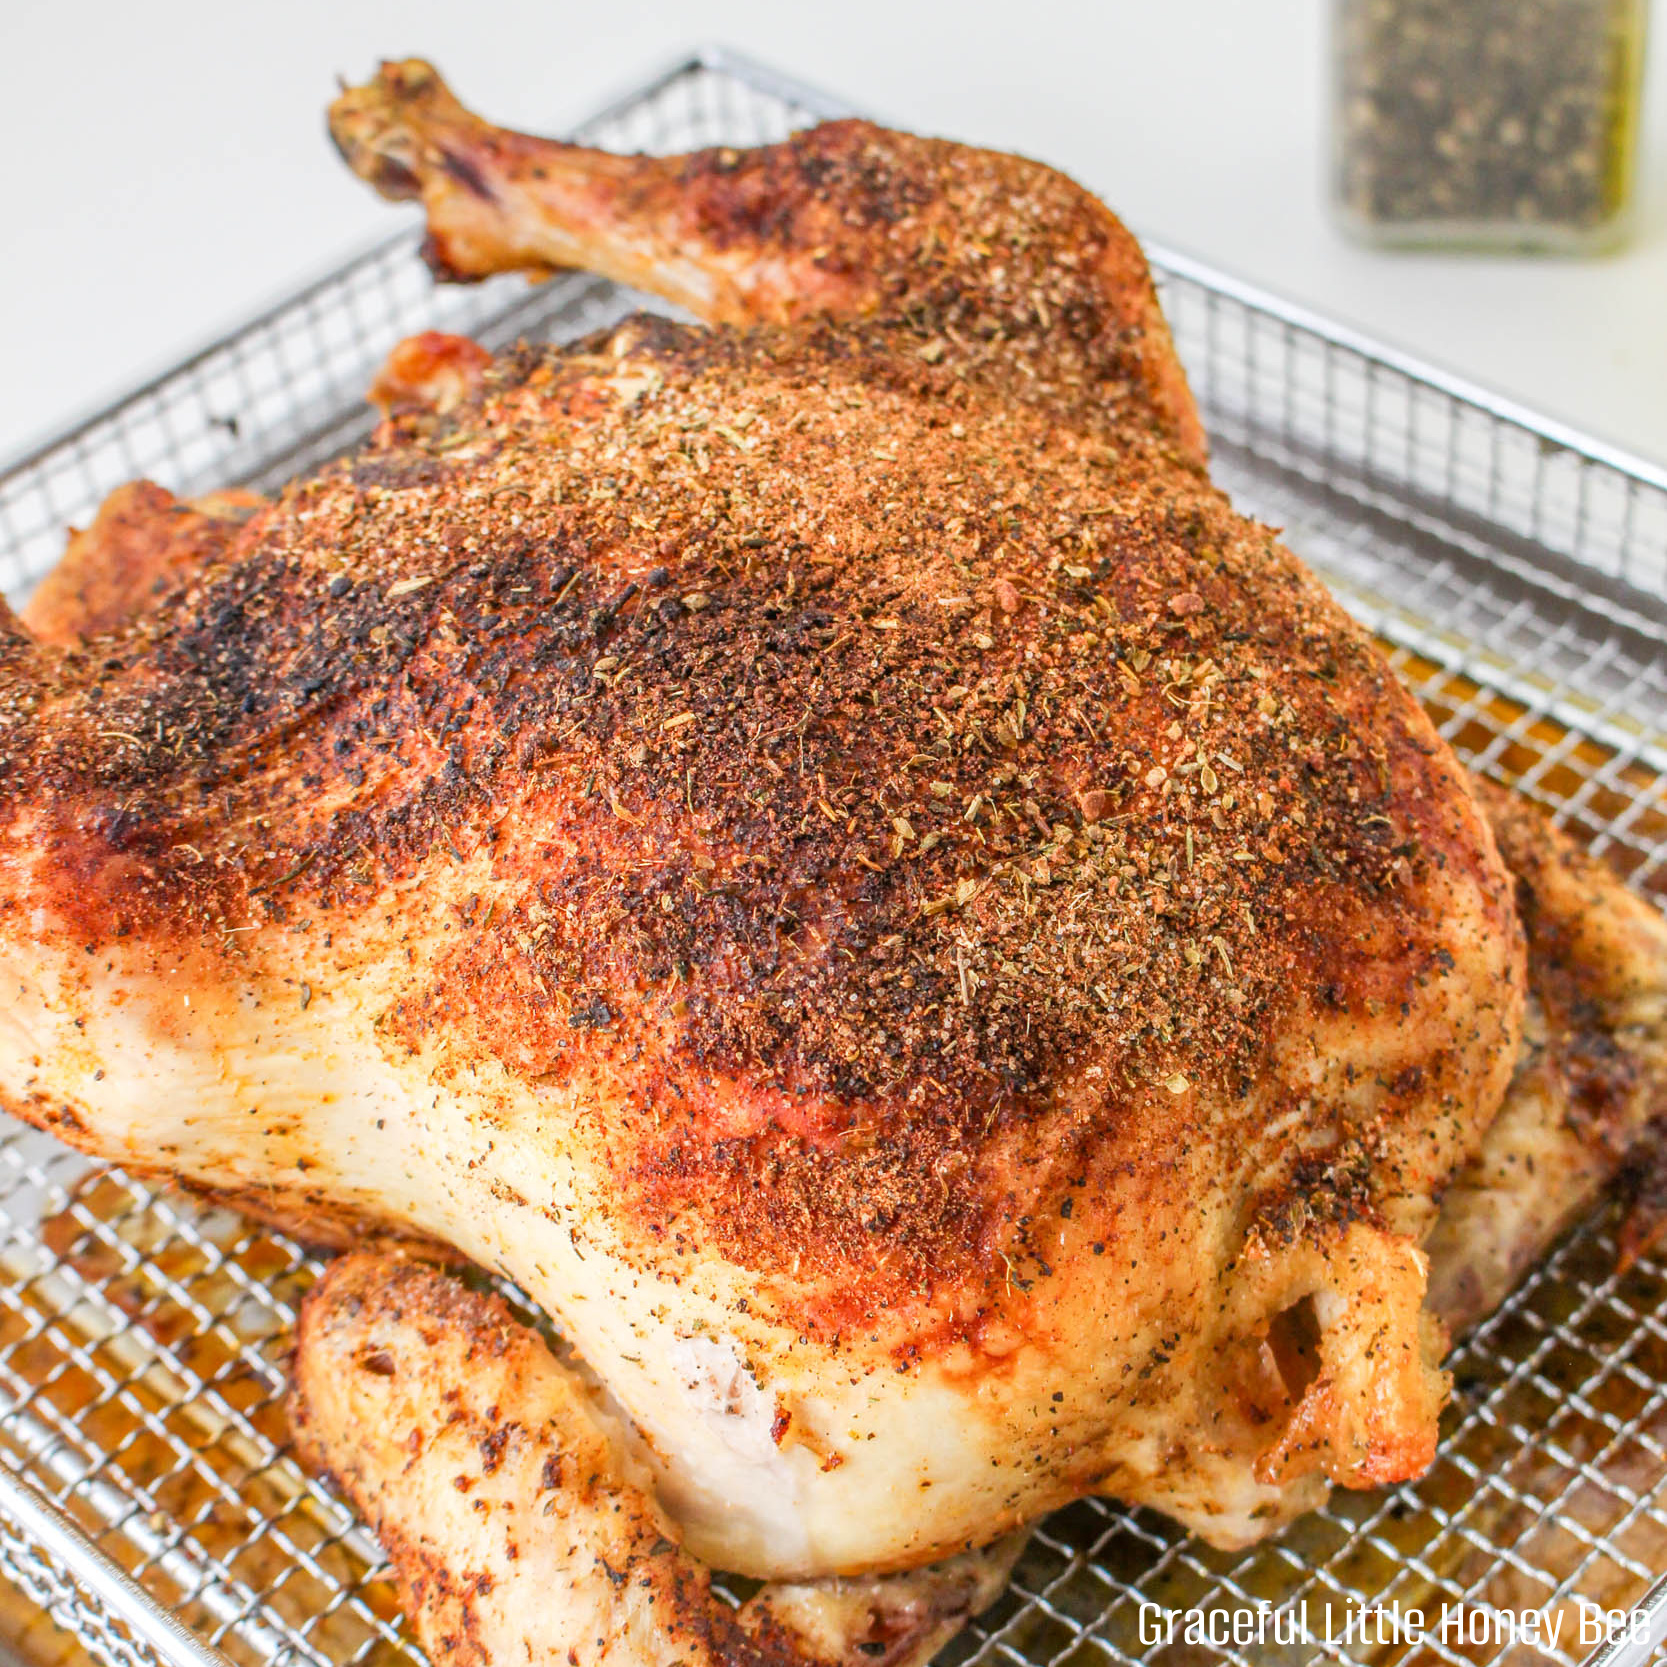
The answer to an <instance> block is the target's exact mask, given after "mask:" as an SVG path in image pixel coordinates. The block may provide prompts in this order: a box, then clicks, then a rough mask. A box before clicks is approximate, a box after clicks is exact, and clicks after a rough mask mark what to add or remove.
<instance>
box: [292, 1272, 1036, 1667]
mask: <svg viewBox="0 0 1667 1667" xmlns="http://www.w3.org/2000/svg"><path fill="white" fill-rule="evenodd" d="M289 1405H290V1424H291V1428H292V1429H293V1431H294V1433H295V1437H296V1441H297V1444H298V1448H299V1451H300V1454H301V1456H302V1457H303V1458H304V1459H306V1460H307V1461H309V1462H310V1463H311V1464H312V1465H313V1466H314V1467H315V1468H316V1469H318V1470H320V1471H324V1472H327V1473H329V1474H331V1475H332V1476H333V1477H334V1479H335V1481H336V1482H337V1484H338V1485H339V1486H340V1487H341V1488H342V1489H343V1491H344V1492H346V1494H347V1495H348V1497H349V1498H351V1499H352V1500H353V1502H354V1504H355V1505H356V1506H357V1507H358V1508H359V1511H360V1513H361V1514H362V1515H363V1516H364V1517H365V1519H366V1520H367V1521H368V1522H369V1523H370V1524H371V1525H372V1527H373V1528H374V1529H375V1530H376V1532H377V1535H378V1536H379V1538H380V1539H381V1540H382V1543H383V1545H384V1546H385V1547H386V1548H387V1551H388V1555H389V1557H390V1558H391V1560H392V1562H393V1565H394V1572H395V1575H396V1577H397V1579H398V1581H399V1584H400V1591H401V1596H402V1598H403V1601H404V1605H405V1609H406V1613H407V1614H408V1615H410V1616H411V1618H412V1622H413V1624H414V1626H415V1627H416V1629H417V1634H418V1637H419V1638H420V1639H421V1641H422V1644H423V1648H424V1649H425V1650H426V1651H427V1653H428V1657H429V1660H430V1661H432V1662H435V1663H436V1664H437V1667H444V1664H446V1663H480V1664H484V1663H491V1662H511V1661H514V1662H526V1661H532V1662H543V1661H551V1662H566V1663H567V1664H568V1667H575V1664H582V1667H589V1664H591V1663H599V1662H610V1661H612V1662H623V1663H630V1664H637V1663H641V1664H644V1667H647V1664H650V1663H658V1664H662V1667H673V1664H674V1663H681V1664H683V1667H777V1664H780V1667H788V1664H804V1667H845V1664H848V1667H914V1664H916V1663H921V1662H925V1661H927V1660H928V1659H930V1657H931V1656H932V1654H933V1653H934V1652H935V1651H936V1650H937V1648H938V1647H939V1645H941V1644H942V1643H944V1642H945V1641H946V1640H947V1639H948V1638H949V1637H950V1636H951V1635H952V1634H954V1633H955V1632H957V1631H959V1630H960V1628H961V1626H962V1624H963V1623H964V1622H965V1621H966V1620H967V1618H968V1617H969V1616H970V1615H974V1614H977V1613H978V1611H979V1610H981V1609H984V1608H986V1607H987V1606H988V1605H989V1604H990V1603H992V1602H993V1601H994V1600H995V1598H996V1597H997V1596H999V1595H1000V1592H1001V1589H1002V1587H1003V1586H1004V1585H1005V1584H1006V1581H1007V1576H1008V1572H1009V1570H1010V1569H1011V1567H1012V1564H1013V1559H1014V1557H1015V1556H1016V1555H1017V1553H1018V1551H1019V1548H1020V1545H1021V1544H1022V1541H1023V1536H1022V1535H1021V1536H1017V1537H1013V1536H1010V1537H1009V1538H1008V1539H1007V1540H1006V1541H1002V1542H998V1544H997V1545H995V1546H993V1547H990V1548H988V1549H985V1548H983V1547H981V1546H980V1547H973V1548H971V1549H969V1550H968V1551H966V1552H964V1553H962V1554H961V1555H960V1556H958V1557H954V1558H952V1559H950V1560H949V1561H947V1562H944V1563H940V1564H937V1565H933V1566H929V1567H927V1568H924V1569H919V1570H915V1571H913V1572H911V1573H908V1574H898V1575H890V1576H883V1577H879V1578H871V1579H867V1580H838V1579H832V1580H825V1581H817V1582H810V1583H806V1584H798V1585H785V1584H784V1585H772V1586H766V1587H764V1588H763V1589H762V1590H761V1591H760V1592H758V1593H757V1594H756V1595H755V1596H754V1597H753V1598H752V1599H750V1600H749V1601H748V1602H747V1603H746V1604H745V1605H744V1606H743V1607H742V1608H741V1609H740V1610H739V1611H738V1612H737V1611H736V1610H734V1609H732V1608H730V1607H729V1606H728V1605H727V1604H726V1603H725V1602H724V1601H723V1599H722V1598H720V1597H719V1596H718V1595H717V1594H715V1593H714V1592H713V1591H712V1590H711V1576H710V1573H709V1572H708V1570H707V1569H706V1568H705V1567H704V1566H703V1565H702V1564H700V1563H698V1562H696V1561H695V1559H693V1558H692V1557H690V1556H689V1555H688V1554H687V1553H686V1552H684V1551H683V1550H682V1549H681V1547H680V1546H679V1544H678V1530H677V1527H676V1524H675V1523H674V1522H672V1521H671V1519H670V1518H669V1517H668V1516H667V1515H666V1514H665V1512H664V1511H662V1510H661V1509H660V1508H659V1507H658V1506H657V1505H656V1504H655V1502H654V1500H653V1497H652V1491H651V1489H652V1484H651V1483H650V1482H649V1480H648V1470H647V1467H646V1466H645V1465H644V1464H643V1463H642V1462H641V1461H640V1459H636V1458H633V1456H632V1454H631V1451H630V1448H631V1436H630V1432H629V1429H628V1427H627V1426H625V1425H623V1424H622V1422H621V1420H620V1419H619V1417H618V1416H617V1415H616V1414H614V1413H612V1412H610V1411H609V1410H608V1407H607V1403H606V1398H605V1396H604V1395H603V1394H602V1392H601V1390H600V1388H599V1386H597V1385H596V1384H595V1383H594V1382H586V1380H585V1379H584V1378H583V1377H582V1375H581V1374H580V1372H579V1371H578V1370H576V1369H575V1368H573V1367H571V1366H568V1365H564V1364H562V1363H561V1362H559V1361H558V1360H557V1359H556V1358H555V1356H554V1355H552V1354H551V1352H550V1351H549V1349H548V1348H546V1346H545V1344H544V1343H543V1341H542V1340H541V1339H540V1338H539V1337H538V1336H537V1335H536V1334H535V1333H534V1332H532V1331H529V1330H528V1329H527V1328H526V1327H524V1326H521V1325H518V1324H517V1323H516V1322H515V1321H514V1320H513V1319H512V1318H511V1317H510V1315H509V1313H508V1311H507V1310H506V1309H505V1307H504V1305H503V1303H502V1302H500V1301H499V1300H497V1299H496V1298H492V1297H485V1296H480V1295H477V1294H476V1293H474V1292H473V1291H470V1290H467V1289H465V1288H464V1287H463V1286H462V1285H460V1284H459V1283H458V1282H457V1281H456V1280H455V1279H452V1278H449V1277H448V1276H447V1275H445V1274H443V1273H441V1272H439V1271H438V1270H437V1269H435V1268H432V1267H429V1266H426V1265H423V1264H421V1263H413V1262H402V1261H398V1260H395V1259H393V1258H391V1257H386V1258H379V1257H375V1256H363V1255H358V1256H347V1257H343V1258H342V1259H341V1260H339V1261H337V1262H336V1263H334V1264H333V1265H332V1266H331V1268H330V1269H329V1271H328V1272H327V1273H326V1274H325V1275H324V1277H323V1279H322V1280H321V1281H320V1282H319V1284H318V1285H317V1286H316V1287H315V1288H314V1290H313V1291H312V1292H311V1293H310V1294H309V1296H308V1298H307V1301H306V1304H305V1307H304V1308H303V1311H302V1316H301V1325H300V1331H299V1336H298V1342H297V1350H296V1371H295V1383H294V1388H293V1390H292V1391H291V1395H290V1403H289Z"/></svg>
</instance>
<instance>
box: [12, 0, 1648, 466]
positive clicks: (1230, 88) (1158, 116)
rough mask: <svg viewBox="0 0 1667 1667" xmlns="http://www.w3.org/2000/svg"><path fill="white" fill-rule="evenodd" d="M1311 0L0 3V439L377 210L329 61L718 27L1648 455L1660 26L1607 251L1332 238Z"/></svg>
mask: <svg viewBox="0 0 1667 1667" xmlns="http://www.w3.org/2000/svg"><path fill="white" fill-rule="evenodd" d="M1327 11H1328V3H1327V0H1157V3H1156V4H1153V3H1150V0H1144V3H1138V4H1137V3H1133V0H1080V3H1079V4H1076V5H1067V4H1057V3H1054V4H1048V3H1039V0H1031V3H1027V4H1023V5H1020V4H1015V3H1012V0H1008V3H1004V4H989V3H987V0H959V3H955V4H950V3H938V0H840V3H839V4H837V5H814V6H812V5H803V4H799V3H797V0H705V3H688V0H686V3H684V4H674V3H670V0H659V3H650V0H635V3H632V0H593V3H591V4H587V5H579V4H574V3H572V0H544V3H538V4H535V3H530V0H522V3H512V0H484V3H477V4H468V3H466V0H447V3H445V4H440V3H438V0H406V3H404V4H399V5H394V4H380V3H378V4H372V3H352V0H289V3H287V4H284V5H281V6H280V5H255V4H249V3H243V0H234V3H231V4H227V3H225V0H221V3H218V4H212V5H211V4H206V3H196V0H192V3H186V0H144V3H142V4H137V5H134V4H129V3H125V0H124V3H121V4H111V3H99V0H88V3H83V4H79V5H77V4H70V3H64V0H60V3H58V4H53V5H46V4H26V3H25V0H3V3H0V124H3V127H4V140H5V142H4V143H3V144H0V214H3V215H4V226H5V229H4V232H3V234H0V250H3V253H4V259H3V260H0V454H8V453H11V452H13V451H15V450H16V449H17V448H19V447H20V446H22V445H23V444H25V443H26V442H27V441H29V440H30V439H31V438H33V437H34V436H35V435H37V434H39V433H41V432H42V431H44V430H46V429H49V428H52V427H54V426H57V425H59V424H61V423H62V422H64V421H65V420H66V419H68V418H70V417H72V416H75V415H77V414H79V413H81V412H82V411H84V410H85V409H87V408H88V407H90V406H91V405H93V404H94V403H97V402H101V401H102V400H103V399H105V398H106V397H108V396H109V395H111V394H114V393H117V392H119V391H121V390H122V389H123V388H124V387H126V386H127V385H129V384H131V383H132V382H133V381H134V380H135V379H136V378H138V377H139V376H141V375H143V374H145V373H147V372H150V371H154V370H157V369H160V368H163V367H164V366H166V365H167V364H168V363H169V362H170V361H171V360H173V359H176V358H178V357H179V356H180V355H181V354H182V353H183V352H185V351H186V350H188V349H189V348H191V347H193V346H195V345H196V344H198V343H199V342H200V341H202V340H203V339H204V338H205V337H207V336H208V335H210V334H211V333H214V332H216V331H218V330H220V329H222V328H224V327H226V326H227V325H230V324H233V323H235V322H237V321H238V319H239V318H240V317H241V316H242V315H244V314H246V313H247V312H249V311H250V310H251V309H252V308H254V307H255V306H257V305H258V304H260V303H263V302H266V301H268V300H271V299H274V298H276V297H277V296H278V295H280V294H281V293H282V292H283V291H284V290H285V289H286V288H288V287H289V286H291V285H292V284H293V283H294V282H295V281H296V280H298V279H300V278H302V277H306V276H311V275H313V274H315V273H317V272H318V271H320V270H321V269H322V268H324V267H326V266H328V265H330V264H331V263H332V262H333V260H335V259H336V258H338V257H339V256H341V255H342V254H344V253H347V252H350V251H352V250H354V249H355V248H357V247H358V246H360V245H362V244H363V243H365V242H366V241H368V240H370V239H371V238H373V237H375V236H377V235H379V234H380V233H381V232H383V231H385V230H386V229H387V228H388V227H389V226H390V225H391V224H392V222H391V220H390V218H389V215H390V213H391V212H392V211H391V210H388V209H387V208H386V207H385V206H384V205H382V204H380V203H379V202H378V201H377V200H376V199H375V198H373V197H372V195H371V193H370V192H369V191H368V190H366V189H365V188H364V187H362V186H361V185H359V184H358V183H357V182H356V181H354V180H352V179H351V178H349V176H348V175H347V174H346V172H345V170H344V169H343V168H342V167H341V165H340V164H339V163H338V161H337V160H336V158H335V156H334V154H333V152H332V151H331V149H330V147H329V145H328V143H327V142H326V140H325V138H324V132H323V121H322V112H323V108H324V105H325V104H326V102H327V101H328V99H329V97H330V95H331V92H332V89H333V78H334V77H335V76H336V75H337V74H338V73H340V74H343V75H346V76H348V77H350V78H360V77H362V76H363V75H364V74H366V73H367V72H368V71H369V69H370V68H371V66H372V65H373V63H374V61H375V60H376V59H377V58H378V57H380V56H403V55H406V54H421V55H424V56H428V57H431V58H432V59H434V61H435V62H436V63H437V64H438V65H439V66H440V67H441V69H442V71H443V72H444V73H445V74H446V75H447V76H448V78H449V79H450V80H451V81H452V83H453V85H454V86H455V87H456V89H457V90H458V92H459V93H460V95H461V96H462V97H463V98H464V99H465V101H466V102H470V103H472V104H474V105H475V107H476V108H478V109H480V110H481V111H483V112H484V113H486V114H488V115H490V116H492V117H493V118H495V119H497V120H500V121H503V122H507V123H510V124H515V125H520V126H524V127H530V128H533V129H542V130H545V131H556V130H559V129H560V128H561V127H562V126H563V125H564V124H566V123H569V122H571V121H574V120H576V119H578V118H580V117H581V116H583V115H585V114H586V113H588V112H589V111H590V110H591V109H592V108H593V107H594V106H596V105H597V104H598V103H600V102H601V101H602V100H603V99H605V98H606V97H608V96H610V95H612V94H614V93H616V92H618V91H620V90H622V89H623V88H624V87H625V86H627V85H628V84H629V83H631V82H632V81H633V80H635V79H638V78H639V77H641V76H642V75H643V74H645V73H646V72H647V71H649V70H650V69H653V68H657V67H658V66H659V65H660V63H661V62H662V61H663V60H665V59H666V58H667V57H669V56H670V55H672V54H673V53H675V52H677V51H678V50H680V49H682V48H685V47H688V46H690V45H693V44H694V43H696V42H697V41H700V40H718V41H723V42H725V43H727V44H730V45H733V46H736V47H739V48H741V49H743V50H745V51H747V52H750V53H751V54H753V55H755V56H758V57H762V58H765V59H767V60H770V61H771V62H773V63H775V64H776V65H778V66H779V67H781V68H783V69H785V70H787V71H789V72H791V73H794V74H796V75H798V76H800V77H802V78H804V79H806V80H810V81H813V82H816V83H818V84H820V85H822V86H825V87H826V88H828V89H830V90H831V91H834V92H836V93H840V94H842V95H844V96H845V97H846V98H848V99H849V100H850V101H852V102H853V103H855V104H856V105H858V106H860V107H863V108H865V109H867V110H869V111H871V112H873V113H874V114H876V115H878V116H880V117H882V118H884V119H888V120H890V121H892V122H894V123H895V124H898V125H902V126H908V127H914V128H917V129H920V130H923V131H928V132H936V133H943V134H948V135H952V136H954V137H958V138H965V139H969V140H976V141H978V142H980V143H984V144H989V145H995V146H1000V147H1002V148H1006V149H1011V150H1018V151H1024V152H1027V153H1029V154H1031V155H1034V156H1038V157H1041V158H1043V159H1045V160H1047V161H1049V162H1053V163H1055V164H1057V165H1059V166H1061V167H1063V168H1065V169H1067V170H1068V171H1069V172H1071V173H1073V174H1075V175H1076V176H1077V177H1078V178H1080V179H1081V180H1083V181H1084V182H1085V183H1087V184H1088V185H1090V186H1092V187H1093V188H1094V189H1095V190H1097V191H1098V192H1099V193H1100V194H1101V195H1102V196H1104V197H1105V198H1106V199H1107V200H1108V201H1109V202H1110V203H1111V204H1112V206H1113V207H1114V208H1115V209H1117V210H1118V211H1119V212H1120V213H1121V214H1122V215H1123V216H1124V218H1125V219H1127V220H1128V221H1129V222H1130V223H1131V224H1132V225H1133V226H1134V227H1135V229H1136V230H1137V231H1140V232H1143V233H1146V234H1148V235H1151V236H1154V237H1157V238H1160V239H1162V240H1163V241H1165V242H1167V243H1170V244H1172V245H1174V246H1175V247H1178V248H1181V249H1184V250H1187V251H1189V252H1191V253H1194V254H1197V255H1200V256H1203V257H1205V258H1207V259H1209V260H1211V261H1213V262H1215V263H1216V264H1217V265H1219V266H1221V267H1224V268H1226V269H1228V270H1230V271H1233V272H1236V273H1237V274H1239V275H1240V276H1243V277H1246V278H1249V279H1252V280H1254V281H1256V282H1258V283H1260V284H1262V285H1264V286H1265V287H1267V288H1269V289H1272V290H1275V291H1277V292H1279V293H1282V294H1284V295H1287V296H1290V297H1293V298H1295V299H1298V300H1301V301H1305V302H1307V303H1309V304H1311V305H1313V306H1315V307H1317V308H1320V309H1322V310H1323V311H1325V312H1327V313H1329V314H1331V315H1333V316H1336V317H1339V318H1342V319H1346V320H1348V321H1350V322H1352V323H1355V324H1358V325H1361V326H1364V327H1365V328H1366V329H1368V330H1370V331H1372V332H1374V333H1375V334H1377V335H1379V336H1381V337H1383V338H1385V339H1387V340H1390V341H1392V342H1394V343H1396V344H1398V345H1401V346H1403V347H1408V348H1410V349H1412V350H1413V351H1415V352H1417V353H1419V354H1421V355H1422V356H1424V357H1426V358H1428V359H1430V360H1433V361H1434V362H1436V363H1438V364H1440V365H1443V366H1446V367H1447V368H1449V369H1452V370H1456V371H1459V372H1461V373H1462V374H1464V375H1467V376H1469V377H1471V378H1473V379H1474V380H1476V381H1479V382H1482V383H1484V384H1486V385H1488V386H1490V387H1493V388H1496V389H1499V390H1501V391H1503V392H1506V393H1509V394H1512V395H1514V396H1516V397H1517V398H1519V399H1521V400H1523V401H1524V402H1526V403H1527V404H1529V405H1532V406H1534V407H1536V408H1538V409H1540V410H1543V411H1546V412H1548V413H1550V414H1552V415H1554V416H1557V417H1560V418H1563V419H1564V420H1566V421H1569V422H1572V423H1574V424H1576V425H1578V426H1580V427H1582V428H1584V429H1587V430H1589V431H1590V432H1592V433H1595V434H1597V435H1599V436H1601V437H1603V438H1605V439H1608V440H1611V441H1613V442H1616V443H1619V444H1620V445H1622V446H1624V447H1628V448H1630V449H1632V450H1634V451H1636V452H1639V453H1641V454H1643V455H1645V456H1647V457H1650V458H1652V459H1654V460H1657V461H1661V462H1667V50H1656V51H1652V54H1651V62H1650V67H1649V71H1648V80H1649V83H1650V85H1649V87H1648V94H1649V102H1648V107H1647V115H1646V123H1645V132H1644V150H1643V156H1642V168H1641V183H1640V191H1641V205H1640V207H1641V212H1640V216H1639V225H1638V230H1637V234H1636V236H1635V238H1634V241H1633V243H1632V244H1631V246H1630V247H1629V248H1628V250H1627V251H1626V252H1625V253H1624V254H1622V255H1620V256H1616V257H1611V258H1608V259H1604V260H1599V261H1591V262H1585V261H1553V260H1531V259H1530V260H1525V259H1521V258H1509V259H1498V258H1477V257H1457V256H1407V255H1387V254H1378V253H1372V252H1368V251H1365V250H1362V249H1359V248H1356V247H1354V246H1352V245H1351V244H1349V243H1348V242H1347V241H1345V240H1344V238H1343V237H1342V236H1341V235H1340V234H1339V233H1338V232H1337V231H1336V230H1335V229H1334V228H1333V227H1332V225H1331V223H1330V221H1329V219H1328V216H1327V212H1326V208H1325V204H1324V201H1323V198H1322V189H1321V181H1322V167H1323V137H1322V136H1323V131H1324V119H1323V118H1324V96H1323V95H1324V80H1323V73H1324V64H1325V50H1326V39H1325V27H1324V25H1325V18H1326V14H1327ZM1658 22H1661V24H1662V27H1663V28H1667V22H1663V21H1662V20H1660V19H1658ZM1658 45H1659V46H1661V47H1663V48H1667V41H1663V42H1659V43H1658Z"/></svg>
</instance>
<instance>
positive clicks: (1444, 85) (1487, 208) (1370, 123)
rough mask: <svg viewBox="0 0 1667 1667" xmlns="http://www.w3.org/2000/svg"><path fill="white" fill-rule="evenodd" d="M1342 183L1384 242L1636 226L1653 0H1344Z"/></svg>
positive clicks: (1338, 24) (1338, 89)
mask: <svg viewBox="0 0 1667 1667" xmlns="http://www.w3.org/2000/svg"><path fill="white" fill-rule="evenodd" d="M1333 4H1334V11H1333V28H1334V40H1333V57H1334V74H1335V84H1334V97H1335V112H1334V129H1335V132H1334V142H1335V157H1334V191H1335V198H1336V204H1337V209H1338V212H1339V215H1340V216H1341V218H1342V220H1343V223H1344V224H1345V225H1346V226H1347V227H1348V229H1349V230H1351V231H1352V232H1354V233H1356V234H1357V235H1358V236H1360V237H1362V238H1365V239H1367V240H1369V241H1371V242H1374V243H1382V244H1394V245H1405V246H1419V247H1426V248H1427V247H1436V246H1445V247H1450V248H1469V249H1521V250H1544V251H1553V252H1560V253H1591V252H1597V251H1601V250H1605V249H1609V248H1612V247H1614V246H1615V245H1616V244H1617V243H1618V242H1619V241H1620V240H1621V239H1622V238H1623V237H1624V236H1625V234H1626V230H1627V223H1628V211H1629V209H1630V207H1631V199H1632V172H1633V154H1634V151H1635V150H1636V148H1637V147H1636V141H1637V130H1638V107H1639V101H1640V95H1641V71H1642V66H1643V58H1644V31H1645V17H1646V13H1647V9H1648V8H1647V0H1333Z"/></svg>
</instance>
